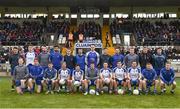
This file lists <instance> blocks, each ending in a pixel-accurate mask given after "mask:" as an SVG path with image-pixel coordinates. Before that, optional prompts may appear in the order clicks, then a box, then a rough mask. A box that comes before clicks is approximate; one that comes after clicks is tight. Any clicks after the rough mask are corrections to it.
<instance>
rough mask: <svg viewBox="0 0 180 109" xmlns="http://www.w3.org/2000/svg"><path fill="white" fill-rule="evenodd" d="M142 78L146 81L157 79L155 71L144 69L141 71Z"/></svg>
mask: <svg viewBox="0 0 180 109" xmlns="http://www.w3.org/2000/svg"><path fill="white" fill-rule="evenodd" d="M142 76H143V77H144V78H145V79H147V80H148V81H153V80H155V79H156V77H157V74H156V71H155V70H154V69H150V70H148V69H144V70H143V71H142Z"/></svg>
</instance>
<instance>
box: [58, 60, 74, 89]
mask: <svg viewBox="0 0 180 109" xmlns="http://www.w3.org/2000/svg"><path fill="white" fill-rule="evenodd" d="M58 81H59V82H58V83H59V85H60V87H63V86H65V89H66V92H72V90H73V89H72V80H71V71H70V69H68V68H67V67H66V62H63V63H62V65H61V69H60V70H59V77H58Z"/></svg>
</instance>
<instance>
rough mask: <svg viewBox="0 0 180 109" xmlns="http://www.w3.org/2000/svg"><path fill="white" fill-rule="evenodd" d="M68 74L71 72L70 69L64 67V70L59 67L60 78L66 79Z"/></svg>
mask: <svg viewBox="0 0 180 109" xmlns="http://www.w3.org/2000/svg"><path fill="white" fill-rule="evenodd" d="M70 74H71V71H70V70H69V69H65V70H63V69H60V70H59V76H60V79H65V80H67V79H68V77H69V76H70Z"/></svg>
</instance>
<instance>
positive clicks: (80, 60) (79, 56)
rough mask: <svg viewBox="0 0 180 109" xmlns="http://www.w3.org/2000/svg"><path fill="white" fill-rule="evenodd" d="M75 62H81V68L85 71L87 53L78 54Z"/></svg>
mask: <svg viewBox="0 0 180 109" xmlns="http://www.w3.org/2000/svg"><path fill="white" fill-rule="evenodd" d="M75 63H76V64H79V66H80V68H81V69H82V70H83V71H84V70H85V55H77V56H76V57H75Z"/></svg>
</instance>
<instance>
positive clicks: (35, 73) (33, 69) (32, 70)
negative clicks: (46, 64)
mask: <svg viewBox="0 0 180 109" xmlns="http://www.w3.org/2000/svg"><path fill="white" fill-rule="evenodd" d="M29 74H30V77H32V78H34V79H35V78H41V77H43V68H42V67H41V66H39V65H29Z"/></svg>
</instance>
